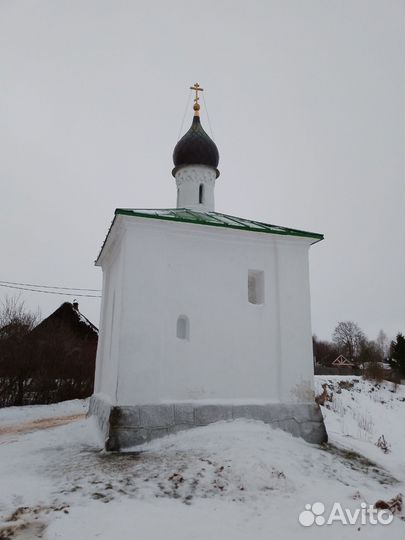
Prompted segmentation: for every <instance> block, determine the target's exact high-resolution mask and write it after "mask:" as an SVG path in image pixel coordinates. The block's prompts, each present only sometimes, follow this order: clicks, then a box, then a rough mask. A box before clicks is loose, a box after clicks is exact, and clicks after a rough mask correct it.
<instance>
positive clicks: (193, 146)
mask: <svg viewBox="0 0 405 540" xmlns="http://www.w3.org/2000/svg"><path fill="white" fill-rule="evenodd" d="M218 162H219V152H218V148H217V146H216V144H215V143H214V141H213V140H212V139H211V138H210V137H209V136H208V135H207V134H206V133H205V131H204V129H203V127H202V125H201V122H200V117H199V116H194V118H193V123H192V124H191V127H190V129H189V130H188V131H187V133H186V134H185V135H183V137H182V138H181V139H180V140H179V142H178V143H177V144H176V146H175V148H174V151H173V163H174V169H173V171H172V174H173V176H174V175H175V174H176V171H177V170H178V169H179V168H180V167H182V166H184V165H207V166H209V167H213V168H214V169H215V170H216V172H217V178H218V176H219V171H218V169H217V167H218Z"/></svg>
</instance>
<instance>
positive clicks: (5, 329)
mask: <svg viewBox="0 0 405 540" xmlns="http://www.w3.org/2000/svg"><path fill="white" fill-rule="evenodd" d="M39 319H40V315H39V312H37V313H33V312H31V311H28V310H27V309H26V308H25V306H24V302H23V301H22V300H21V297H20V296H13V297H9V296H7V297H6V298H5V299H4V300H3V301H2V302H0V392H1V396H2V400H1V401H2V403H3V404H4V405H5V404H12V405H22V404H23V401H24V393H25V389H26V386H27V384H28V382H29V380H30V374H31V372H32V369H33V363H32V361H31V360H32V358H31V357H32V354H31V353H32V350H31V347H30V345H29V342H28V341H27V339H26V338H27V336H28V335H29V333H30V332H31V330H32V329H33V328H34V326H35V325H36V324H37V323H38V322H39Z"/></svg>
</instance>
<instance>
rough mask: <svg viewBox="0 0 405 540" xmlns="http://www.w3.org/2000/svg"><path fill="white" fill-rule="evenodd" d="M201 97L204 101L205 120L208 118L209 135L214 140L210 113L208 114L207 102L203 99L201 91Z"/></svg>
mask: <svg viewBox="0 0 405 540" xmlns="http://www.w3.org/2000/svg"><path fill="white" fill-rule="evenodd" d="M202 97H203V101H204V108H205V112H206V113H207V120H208V125H209V128H210V131H211V136H212V138H213V140H214V141H215V137H214V132H213V131H212V126H211V121H210V115H209V114H208V107H207V103H206V101H205V96H204V93H203V95H202Z"/></svg>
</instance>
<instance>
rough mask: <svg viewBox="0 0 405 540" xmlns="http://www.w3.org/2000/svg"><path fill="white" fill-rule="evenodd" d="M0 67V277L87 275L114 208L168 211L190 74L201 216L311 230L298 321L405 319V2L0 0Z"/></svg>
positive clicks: (59, 279) (63, 280) (327, 326)
mask: <svg viewBox="0 0 405 540" xmlns="http://www.w3.org/2000/svg"><path fill="white" fill-rule="evenodd" d="M0 66H1V68H0V71H1V73H0V147H1V160H0V179H1V180H0V182H1V192H0V193H1V195H0V220H1V221H0V223H1V238H0V258H1V265H0V280H6V281H15V282H27V283H39V284H49V285H62V286H67V287H90V288H99V287H101V270H100V269H99V268H95V267H94V265H93V261H94V259H95V258H96V256H97V253H98V251H99V249H100V246H101V244H102V242H103V240H104V237H105V235H106V233H107V229H108V227H109V225H110V222H111V220H112V218H113V212H114V209H115V208H116V207H133V208H159V207H163V208H167V207H173V206H175V204H176V189H175V184H174V179H173V177H172V176H171V168H172V161H171V155H172V151H173V148H174V145H175V143H176V141H177V137H178V132H179V128H180V125H181V121H182V117H183V114H184V108H185V106H186V102H187V98H188V95H189V90H188V88H189V86H190V85H191V84H192V83H194V82H195V81H198V82H199V83H200V84H201V85H202V86H203V87H204V88H205V99H206V103H207V106H208V112H209V115H210V120H211V124H212V128H213V132H214V136H215V137H214V139H215V141H216V143H217V145H218V148H219V151H220V164H219V169H220V171H221V176H220V178H219V180H218V183H217V188H216V209H217V210H218V211H221V212H225V213H230V214H234V215H238V216H242V217H246V218H253V219H257V220H262V221H265V222H268V223H273V224H277V225H284V226H289V227H295V228H302V229H304V230H310V231H315V232H322V233H324V234H325V240H324V242H321V243H319V244H317V245H315V246H313V247H312V248H311V256H310V268H311V291H312V326H313V331H314V333H316V334H317V335H318V336H319V337H322V338H329V337H330V335H331V332H332V330H333V328H334V327H335V325H336V323H337V322H338V321H339V320H354V321H356V322H357V323H358V324H359V325H360V326H361V327H362V328H363V330H364V331H365V332H366V333H367V335H368V336H369V337H372V338H374V337H375V336H376V334H377V332H378V331H379V329H380V328H383V329H384V330H385V331H386V332H387V334H388V335H389V336H390V337H391V336H392V335H394V334H395V333H396V332H397V331H399V330H403V329H404V154H403V151H404V90H405V88H404V1H402V0H333V1H332V0H261V1H252V0H250V1H249V2H247V1H246V0H236V1H235V0H232V1H224V0H215V1H212V0H207V1H204V2H199V3H197V2H191V1H190V0H188V1H180V0H171V1H170V2H169V1H159V2H157V1H156V2H153V1H124V0H109V1H107V0H58V1H55V0H26V1H22V0H1V1H0ZM191 113H192V111H191V106H190V110H189V111H188V113H187V117H186V121H185V125H184V128H183V132H184V131H185V130H186V129H188V127H189V124H190V122H191ZM202 122H203V125H204V126H205V128H206V130H207V132H208V133H210V131H209V126H208V122H207V118H206V114H205V111H204V110H203V111H202ZM9 292H10V291H9ZM5 293H6V289H0V299H1V298H2V297H4V295H5ZM23 298H24V299H25V301H26V304H27V306H29V307H30V308H35V307H36V306H38V305H39V306H40V309H41V312H42V315H43V316H47V315H48V314H49V313H50V312H51V311H53V310H54V309H56V308H57V307H58V305H59V304H60V303H62V302H63V301H64V300H65V299H69V298H67V297H66V298H64V297H60V296H52V295H42V294H37V293H23ZM70 300H71V299H70ZM80 307H81V311H82V312H83V313H84V314H85V315H87V316H88V317H89V318H90V319H91V320H92V321H93V322H95V323H96V324H98V318H99V308H100V301H99V300H98V299H80Z"/></svg>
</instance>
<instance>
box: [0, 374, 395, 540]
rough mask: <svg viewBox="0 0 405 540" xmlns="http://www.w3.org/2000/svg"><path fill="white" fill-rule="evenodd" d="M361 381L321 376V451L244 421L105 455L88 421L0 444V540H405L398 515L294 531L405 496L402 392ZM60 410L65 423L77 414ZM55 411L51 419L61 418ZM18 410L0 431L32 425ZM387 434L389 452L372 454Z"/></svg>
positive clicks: (0, 416)
mask: <svg viewBox="0 0 405 540" xmlns="http://www.w3.org/2000/svg"><path fill="white" fill-rule="evenodd" d="M356 380H357V381H358V382H353V378H348V377H326V376H322V377H317V387H318V388H319V387H321V385H322V384H325V383H326V384H328V387H327V389H328V393H329V395H330V394H332V393H333V396H332V401H327V402H326V407H323V412H324V414H325V419H326V424H327V429H328V431H329V434H330V438H331V444H328V445H325V446H324V447H318V446H315V445H310V444H308V443H306V442H304V441H303V440H301V439H296V438H293V437H292V436H290V435H289V434H286V433H284V432H282V431H280V430H275V429H272V428H271V427H269V426H266V425H264V424H263V423H261V422H255V421H248V420H238V421H234V422H220V423H217V424H213V425H210V426H207V427H202V428H196V429H193V430H190V431H186V432H182V433H179V434H177V435H172V436H169V437H165V438H163V439H159V440H156V441H153V442H151V443H148V444H146V445H144V446H143V447H142V448H141V449H139V448H137V451H136V452H127V453H125V454H108V453H105V452H100V440H99V436H98V432H97V430H96V429H95V425H94V424H93V421H92V420H91V419H90V420H85V419H81V420H78V421H75V422H71V423H69V424H67V425H63V426H59V427H56V428H52V429H46V430H35V431H29V432H27V433H19V434H3V435H0V481H1V491H0V517H1V520H2V526H3V529H1V528H0V531H3V532H0V538H8V537H10V538H16V539H20V540H22V539H24V538H25V539H34V538H39V537H42V538H45V539H48V540H56V539H62V540H71V539H72V538H74V539H76V540H91V539H100V540H115V539H117V540H118V539H119V540H161V539H164V540H172V539H173V540H174V539H176V540H183V539H188V540H190V539H193V540H211V539H212V540H214V539H215V540H245V539H246V540H251V539H254V540H264V539H266V540H268V539H269V538H274V539H275V540H283V539H286V540H287V539H289V540H290V539H294V538H297V539H301V538H302V539H311V540H312V539H317V538H321V537H322V538H324V537H325V535H327V537H328V538H330V539H331V540H334V539H336V540H337V539H339V540H340V539H342V540H344V539H352V538H356V539H357V538H358V539H362V538H364V539H365V538H367V539H383V538H390V540H395V539H398V540H399V539H403V538H404V535H405V523H404V521H402V520H401V517H402V516H401V514H399V515H397V516H396V517H395V518H394V520H393V521H392V523H391V524H389V525H381V524H378V525H371V524H369V523H368V524H366V525H362V524H360V523H357V524H356V525H342V524H341V523H337V522H336V523H333V524H332V525H326V524H325V525H322V526H318V525H313V526H310V527H303V526H302V525H300V523H299V522H298V516H299V514H300V512H302V511H303V510H304V509H305V505H306V504H310V503H315V502H322V503H324V505H325V506H326V508H327V509H330V507H331V506H332V504H333V503H334V502H340V503H341V504H342V506H343V507H345V508H346V507H347V508H350V509H352V510H355V509H357V508H359V507H360V504H361V503H362V502H364V503H367V504H374V503H375V502H376V501H377V500H378V499H383V500H388V499H391V498H392V497H394V496H395V495H397V494H398V493H400V492H403V490H404V475H405V467H404V461H405V453H404V439H405V437H404V435H405V433H404V430H405V423H404V412H405V387H403V386H402V387H399V388H398V390H397V392H396V393H394V392H391V391H390V390H392V387H391V385H390V383H385V384H383V385H381V386H380V387H374V388H375V389H374V390H372V388H373V386H374V385H371V384H370V383H369V382H364V381H362V380H360V379H356ZM340 381H343V382H340ZM339 383H340V384H339ZM342 386H343V387H342ZM317 393H319V392H317ZM65 406H66V415H72V414H75V413H76V412H77V410H82V408H81V406H80V407H79V404H77V406H78V409H76V410H72V409H70V408H69V407H73V405H63V404H60V407H61V409H63V408H64V407H65ZM49 407H50V411H51V414H50V415H49V416H52V415H57V416H60V414H64V413H61V412H60V411H59V412H58V413H56V412H55V410H54V409H52V407H54V406H49ZM14 409H15V411H14V413H11V412H9V410H7V409H3V410H0V425H2V424H3V422H7V423H8V424H10V422H12V421H13V420H12V417H13V414H14V422H21V421H24V422H27V417H26V416H24V414H23V410H25V409H27V408H25V407H24V408H21V409H22V410H21V411H17V410H16V408H14ZM29 409H34V410H35V407H34V408H32V407H30V408H29ZM41 409H42V408H41ZM38 410H39V409H38ZM43 413H45V411H44V409H42V410H41V413H40V414H41V415H42V414H43ZM30 415H31V416H30V420H32V419H35V418H36V416H35V412H30ZM6 417H8V420H5V418H6ZM41 418H44V416H41ZM382 434H384V436H385V438H386V440H387V442H388V443H389V444H390V445H391V448H390V451H389V452H388V453H384V452H383V450H382V449H381V448H379V447H377V446H376V445H375V443H376V442H377V440H378V438H379V437H380V435H382ZM353 450H356V451H358V452H359V454H356V453H355V452H353ZM360 454H361V455H360ZM370 460H372V461H370ZM373 462H375V463H377V465H375V464H374V463H373ZM0 527H1V525H0ZM325 529H326V530H325Z"/></svg>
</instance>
